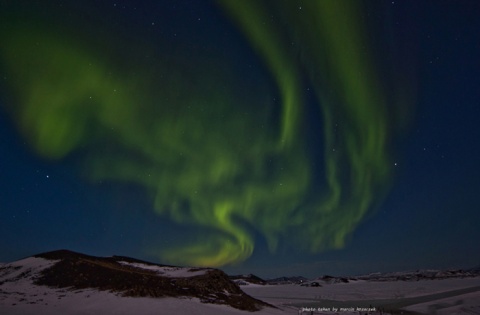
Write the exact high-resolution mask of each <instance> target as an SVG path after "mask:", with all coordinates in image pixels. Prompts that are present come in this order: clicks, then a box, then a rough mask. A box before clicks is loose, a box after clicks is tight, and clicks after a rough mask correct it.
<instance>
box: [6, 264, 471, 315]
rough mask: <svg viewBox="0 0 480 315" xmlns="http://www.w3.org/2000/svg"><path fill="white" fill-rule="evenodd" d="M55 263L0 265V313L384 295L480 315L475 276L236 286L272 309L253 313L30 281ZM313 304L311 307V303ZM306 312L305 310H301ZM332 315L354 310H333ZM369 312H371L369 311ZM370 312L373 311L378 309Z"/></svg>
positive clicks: (303, 302)
mask: <svg viewBox="0 0 480 315" xmlns="http://www.w3.org/2000/svg"><path fill="white" fill-rule="evenodd" d="M54 263H55V261H49V260H45V259H42V258H27V259H24V260H21V261H17V262H14V263H11V264H5V265H3V266H0V267H1V269H0V314H11V315H16V314H26V315H29V314H36V315H37V314H38V315H47V314H78V315H80V314H105V315H110V314H200V315H202V314H208V315H220V314H226V315H242V314H243V315H247V314H258V315H281V314H302V309H308V308H309V307H313V306H314V307H319V306H322V303H326V302H327V301H328V302H329V303H335V305H336V307H338V308H339V307H342V305H344V306H351V304H345V303H352V301H354V303H355V302H358V303H360V302H363V303H365V302H366V303H369V302H370V301H375V300H381V299H389V300H394V301H399V302H401V301H409V300H408V299H409V298H418V301H416V302H415V303H416V304H414V305H409V306H408V307H405V309H407V310H411V311H417V312H421V313H434V312H436V314H480V277H476V278H464V279H444V280H420V281H406V282H405V281H390V282H388V281H386V282H370V281H364V280H362V281H352V282H350V283H337V284H322V285H323V286H322V287H302V286H300V285H294V284H285V285H257V284H249V285H245V286H241V288H242V289H243V290H244V291H245V292H246V293H247V294H249V295H251V296H253V297H255V298H257V299H260V300H263V301H265V302H268V303H270V304H272V305H275V306H277V307H278V309H273V308H264V309H262V310H261V311H259V312H254V313H251V312H246V311H240V310H237V309H234V308H232V307H230V306H226V305H214V304H204V303H201V302H200V301H199V300H198V299H194V298H138V297H135V298H134V297H122V296H120V295H119V294H116V293H112V292H105V291H97V290H94V289H88V290H75V291H72V290H69V289H55V288H48V287H45V286H37V285H34V284H33V281H34V279H35V277H36V276H37V275H38V272H39V271H41V270H42V269H44V268H47V267H49V266H51V265H53V264H54ZM122 263H123V264H130V265H131V266H132V267H135V268H142V269H146V270H153V271H156V272H159V273H161V274H162V275H165V276H171V277H179V276H182V275H187V276H192V274H196V273H197V272H203V273H204V272H206V270H208V269H202V270H196V269H195V270H194V272H193V273H192V272H190V271H189V270H191V269H190V268H177V267H160V266H154V265H147V264H139V263H127V262H122ZM472 287H474V288H475V289H474V290H476V291H474V292H469V293H463V294H462V293H459V294H456V295H454V296H449V297H442V298H437V299H435V300H432V301H429V298H427V297H428V296H430V295H432V294H437V293H444V292H452V291H455V290H460V289H465V288H472ZM312 305H313V306H312ZM359 306H360V305H359ZM303 314H310V312H303ZM313 314H330V315H334V314H336V312H333V311H317V312H314V313H313ZM338 314H342V315H348V314H358V312H347V311H344V312H339V313H338ZM372 314H375V313H372ZM376 314H379V313H378V312H377V313H376Z"/></svg>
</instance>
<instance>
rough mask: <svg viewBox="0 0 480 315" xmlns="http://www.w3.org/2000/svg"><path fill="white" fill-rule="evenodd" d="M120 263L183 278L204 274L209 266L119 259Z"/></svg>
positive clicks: (165, 275)
mask: <svg viewBox="0 0 480 315" xmlns="http://www.w3.org/2000/svg"><path fill="white" fill-rule="evenodd" d="M119 263H120V264H122V265H125V266H130V267H134V268H140V269H144V270H150V271H155V272H157V273H158V274H159V275H162V276H163V277H172V278H182V277H195V276H201V275H204V274H205V273H206V272H207V271H208V270H211V269H208V268H201V269H199V268H195V269H194V268H184V267H171V266H155V265H147V264H142V263H131V262H126V261H119Z"/></svg>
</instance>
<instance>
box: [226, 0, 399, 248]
mask: <svg viewBox="0 0 480 315" xmlns="http://www.w3.org/2000/svg"><path fill="white" fill-rule="evenodd" d="M219 3H221V4H222V5H223V6H224V7H225V8H226V9H227V11H228V12H229V13H230V14H231V15H232V16H234V17H235V19H236V21H237V23H239V25H240V26H241V28H242V29H244V30H245V34H246V36H247V37H248V39H249V40H250V41H251V42H252V45H253V46H254V47H260V49H258V51H259V53H260V54H261V55H262V56H263V58H264V60H265V62H266V63H267V64H268V65H269V66H270V69H271V72H272V73H273V74H274V75H275V76H276V81H277V82H285V81H286V80H285V79H283V78H292V80H291V81H292V82H293V84H290V85H288V86H284V85H282V84H281V83H279V84H278V87H279V89H281V90H283V92H281V95H283V96H284V108H288V107H289V106H288V105H287V104H289V103H290V101H289V99H288V97H285V95H292V93H291V92H289V91H298V89H299V88H298V85H300V84H301V82H299V80H298V78H297V76H296V75H295V74H293V73H294V72H293V71H292V70H290V69H298V68H299V67H304V68H305V69H307V71H308V73H309V74H310V80H311V83H312V85H313V86H314V87H315V89H316V94H317V99H318V103H319V104H320V105H321V106H322V111H323V116H324V121H323V125H324V128H325V129H324V135H325V139H324V140H325V150H324V152H325V181H326V185H327V187H328V189H325V188H323V189H322V190H323V191H321V192H318V196H319V198H318V199H317V201H315V202H313V203H312V204H310V205H309V206H308V209H305V211H304V212H302V213H301V214H299V215H297V216H295V219H296V220H298V221H300V222H301V223H300V227H301V228H299V229H298V230H297V231H295V232H294V233H295V234H297V235H299V237H298V238H299V243H300V244H302V245H305V246H307V247H308V248H309V249H310V250H311V251H313V252H316V251H318V250H320V249H323V248H328V247H330V246H333V247H335V248H341V247H343V246H344V243H345V239H346V237H347V236H348V235H349V234H350V233H351V232H352V231H353V230H354V228H355V227H356V226H357V225H358V224H359V223H360V222H361V220H362V219H363V218H364V216H365V214H366V213H367V212H368V210H370V209H371V208H372V206H373V205H374V204H375V202H378V200H379V199H381V198H382V196H383V192H384V191H385V186H388V179H389V177H390V176H389V174H390V165H392V163H391V162H390V161H389V156H388V147H387V140H388V129H387V126H386V123H387V122H386V121H387V119H386V118H387V117H386V111H385V104H384V100H383V95H382V94H381V91H380V89H379V85H378V82H377V81H376V77H375V71H374V68H373V63H372V61H371V60H370V59H369V58H370V56H369V54H368V51H367V49H368V47H369V46H368V43H367V42H366V41H365V40H364V39H363V35H364V32H363V30H362V25H361V23H359V22H358V18H359V16H358V14H359V13H360V14H361V12H362V10H361V8H359V7H357V6H356V4H357V3H356V2H354V1H339V0H322V1H307V2H302V3H301V4H299V3H297V2H295V1H280V0H279V1H275V2H273V1H272V2H269V1H266V2H263V4H270V5H272V6H270V7H267V6H263V7H262V6H261V5H260V3H261V2H258V1H254V0H251V1H250V0H245V1H235V0H220V1H219ZM299 6H301V9H300V7H299ZM246 8H248V9H246ZM272 11H273V12H274V13H273V14H272ZM265 12H270V14H272V15H273V16H275V18H269V15H268V14H267V13H265ZM277 14H278V15H277ZM278 16H281V17H283V20H281V21H280V22H279V21H278ZM276 30H284V32H285V31H288V32H290V34H289V35H290V37H288V36H287V37H286V38H284V39H283V42H281V41H280V40H279V39H278V37H277V36H278V35H277V34H278V32H276ZM299 55H300V56H302V60H301V61H300V62H299V61H298V60H297V58H298V56H299ZM288 57H290V58H288ZM299 104H300V102H298V104H295V106H299ZM287 112H292V111H286V110H285V111H284V113H285V114H288V113H287ZM293 117H295V115H294V116H293ZM284 120H288V118H284ZM284 130H288V128H285V129H284Z"/></svg>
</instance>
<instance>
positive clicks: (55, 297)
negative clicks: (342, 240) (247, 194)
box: [0, 250, 278, 314]
mask: <svg viewBox="0 0 480 315" xmlns="http://www.w3.org/2000/svg"><path fill="white" fill-rule="evenodd" d="M264 309H267V310H265V311H264V312H262V313H266V314H274V313H276V312H278V310H277V309H275V308H274V307H272V306H270V305H268V304H267V303H264V302H262V301H260V300H257V299H254V298H252V297H250V296H249V295H247V294H245V293H244V292H243V291H242V290H240V288H239V287H238V286H237V285H236V284H234V283H233V282H232V281H230V280H229V279H228V276H227V275H226V274H225V273H223V272H222V271H220V270H217V269H211V268H181V267H175V266H167V265H157V264H152V263H148V262H144V261H140V260H136V259H133V258H128V257H121V256H114V257H94V256H89V255H84V254H79V253H75V252H71V251H66V250H61V251H54V252H49V253H44V254H39V255H35V256H33V257H29V258H25V259H22V260H19V261H16V262H13V263H10V264H4V265H2V266H1V267H0V314H60V313H63V314H67V313H68V314H133V313H137V314H175V313H176V312H178V310H184V311H188V312H190V313H192V314H243V313H245V312H244V311H250V312H252V311H259V310H264ZM133 310H135V311H133ZM138 310H141V311H140V312H138ZM174 310H175V311H174ZM180 313H184V312H180Z"/></svg>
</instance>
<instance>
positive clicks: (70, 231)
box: [0, 0, 480, 278]
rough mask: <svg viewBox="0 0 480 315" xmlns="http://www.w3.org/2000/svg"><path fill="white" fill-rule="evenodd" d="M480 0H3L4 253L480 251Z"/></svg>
mask: <svg viewBox="0 0 480 315" xmlns="http://www.w3.org/2000/svg"><path fill="white" fill-rule="evenodd" d="M479 30H480V2H478V1H476V0H461V1H453V0H452V1H441V0H439V1H417V0H408V1H400V0H396V1H380V0H375V1H353V0H351V1H350V0H339V1H333V0H321V1H320V0H318V1H315V0H310V1H307V0H303V1H299V0H298V1H297V0H264V1H256V0H242V1H238V0H218V1H207V0H205V1H173V0H158V1H93V0H92V1H88V0H87V1H60V0H58V1H53V0H52V1H7V0H0V261H3V262H8V261H13V260H16V259H20V258H23V257H26V256H30V255H33V254H36V253H40V252H45V251H50V250H55V249H61V248H65V249H70V250H74V251H79V252H83V253H86V254H92V255H99V256H109V255H114V254H117V255H124V256H132V257H136V258H139V259H144V260H148V261H153V262H159V263H170V264H178V265H194V266H213V267H219V268H221V269H223V270H225V271H226V272H228V273H232V274H236V273H254V274H257V275H258V276H261V277H265V278H267V277H276V276H288V275H303V276H307V277H315V276H320V275H323V274H333V275H354V274H363V273H368V272H378V271H400V270H415V269H427V268H468V267H474V266H478V265H480V241H479V240H480V199H479V191H480V166H479V165H478V163H479V161H480V88H478V86H479V84H480V59H479V56H480V31H479Z"/></svg>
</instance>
